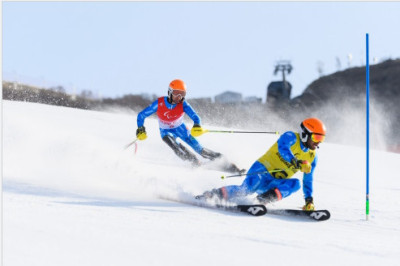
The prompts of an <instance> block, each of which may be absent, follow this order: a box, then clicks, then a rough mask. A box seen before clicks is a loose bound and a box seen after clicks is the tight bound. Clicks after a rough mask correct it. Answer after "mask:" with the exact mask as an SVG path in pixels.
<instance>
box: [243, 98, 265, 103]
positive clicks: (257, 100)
mask: <svg viewBox="0 0 400 266" xmlns="http://www.w3.org/2000/svg"><path fill="white" fill-rule="evenodd" d="M243 102H244V103H261V102H262V98H259V97H256V96H249V97H245V98H244V100H243Z"/></svg>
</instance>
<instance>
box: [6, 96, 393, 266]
mask: <svg viewBox="0 0 400 266" xmlns="http://www.w3.org/2000/svg"><path fill="white" fill-rule="evenodd" d="M145 125H146V129H147V131H148V139H147V140H145V141H141V142H140V143H139V144H138V150H137V153H136V155H135V153H134V147H130V148H128V149H126V150H124V148H123V147H124V145H126V144H127V143H129V142H130V141H132V140H133V139H134V138H135V130H136V114H135V113H126V112H125V113H121V112H119V113H105V112H94V111H84V110H77V109H71V108H63V107H54V106H48V105H40V104H33V103H22V102H9V101H3V184H2V187H3V192H2V211H3V219H2V245H3V246H2V253H3V254H2V262H3V265H5V266H14V265H21V266H22V265H23V266H26V265H31V266H32V265H40V266H47V265H49V266H50V265H51V266H53V265H58V266H61V265H96V266H100V265H223V264H224V265H244V264H246V265H251V264H252V263H255V264H256V265H274V266H276V265H354V264H358V265H379V264H380V265H399V263H400V252H399V251H398V249H399V248H398V246H399V244H400V229H399V224H400V204H399V203H400V202H399V199H400V196H399V193H400V179H399V176H398V173H397V171H396V170H397V167H398V165H397V164H399V163H400V155H399V154H393V153H387V152H380V151H371V167H370V170H371V180H370V187H371V189H370V208H371V215H370V220H369V221H365V149H362V148H357V147H350V146H342V145H336V144H333V143H329V142H327V143H323V144H322V145H321V148H320V149H319V150H318V154H319V158H320V160H319V165H318V169H316V172H315V183H314V190H315V193H314V199H315V203H316V207H317V208H320V209H329V210H330V211H331V214H332V217H331V219H330V220H329V221H326V222H312V221H306V220H299V219H293V218H288V217H279V216H268V215H267V216H261V217H251V216H247V215H243V214H234V213H227V212H224V211H218V210H211V209H205V208H199V207H194V206H190V205H185V204H181V203H176V202H170V201H166V200H162V199H160V198H159V197H160V196H163V197H170V198H175V199H179V198H180V199H182V198H184V197H187V195H195V194H199V193H202V192H203V191H205V190H208V189H211V188H214V187H220V186H223V185H227V184H240V183H241V181H242V180H243V178H230V179H226V180H221V179H220V176H221V174H224V173H221V172H218V171H215V170H212V169H208V170H207V169H192V168H191V167H190V166H189V165H188V163H185V162H183V161H181V160H179V159H178V158H177V157H176V156H175V155H174V154H173V152H172V151H171V150H170V149H169V148H168V147H167V145H165V144H164V143H163V142H162V140H161V139H160V136H159V132H158V127H157V121H156V120H155V119H154V117H153V118H150V119H147V120H146V124H145ZM188 125H189V126H191V125H192V123H188ZM205 126H206V125H205ZM277 137H278V136H276V135H261V134H259V135H258V134H257V135H247V134H223V135H221V134H212V133H207V134H205V135H203V136H201V137H199V141H200V142H201V143H202V144H203V145H204V146H205V147H208V148H210V149H213V150H216V151H220V152H222V153H223V154H225V155H226V156H227V157H228V158H229V159H230V160H231V161H233V162H235V163H237V164H238V165H239V166H241V167H244V168H247V169H248V168H249V167H250V165H251V164H252V163H253V162H254V161H255V160H256V159H257V158H258V157H259V156H260V155H262V154H263V153H264V152H265V151H266V150H267V149H268V148H269V147H270V145H272V144H273V142H274V141H276V139H277ZM361 137H362V136H361ZM328 139H329V136H328ZM328 141H329V140H328ZM396 173H397V174H396ZM295 177H296V178H301V175H300V174H298V175H297V176H295ZM302 204H303V195H302V192H301V191H299V192H297V193H296V194H294V195H293V196H291V197H289V198H287V199H284V200H283V201H281V202H279V203H275V204H274V205H273V207H276V208H280V207H290V208H299V207H301V206H302Z"/></svg>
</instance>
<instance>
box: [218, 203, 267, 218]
mask: <svg viewBox="0 0 400 266" xmlns="http://www.w3.org/2000/svg"><path fill="white" fill-rule="evenodd" d="M215 206H216V208H218V209H223V210H227V211H233V212H243V213H247V214H250V215H253V216H261V215H264V214H266V213H267V208H266V207H265V206H264V205H261V204H251V205H232V206H225V205H219V204H217V205H215Z"/></svg>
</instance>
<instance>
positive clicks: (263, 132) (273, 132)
mask: <svg viewBox="0 0 400 266" xmlns="http://www.w3.org/2000/svg"><path fill="white" fill-rule="evenodd" d="M207 132H211V133H261V134H277V135H279V132H278V131H236V130H213V129H205V130H204V133H207Z"/></svg>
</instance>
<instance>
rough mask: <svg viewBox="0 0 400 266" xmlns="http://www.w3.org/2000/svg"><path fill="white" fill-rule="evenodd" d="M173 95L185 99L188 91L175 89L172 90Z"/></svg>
mask: <svg viewBox="0 0 400 266" xmlns="http://www.w3.org/2000/svg"><path fill="white" fill-rule="evenodd" d="M172 96H174V97H179V98H180V99H183V98H185V96H186V91H178V90H173V91H172Z"/></svg>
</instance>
